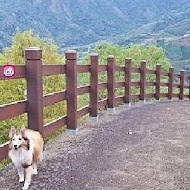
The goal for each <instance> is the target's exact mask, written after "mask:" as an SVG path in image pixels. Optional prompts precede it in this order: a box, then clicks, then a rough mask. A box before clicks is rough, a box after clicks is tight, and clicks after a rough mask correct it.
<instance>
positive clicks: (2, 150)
mask: <svg viewBox="0 0 190 190" xmlns="http://www.w3.org/2000/svg"><path fill="white" fill-rule="evenodd" d="M8 148H9V142H6V143H5V144H2V145H0V160H3V159H5V158H7V157H8Z"/></svg>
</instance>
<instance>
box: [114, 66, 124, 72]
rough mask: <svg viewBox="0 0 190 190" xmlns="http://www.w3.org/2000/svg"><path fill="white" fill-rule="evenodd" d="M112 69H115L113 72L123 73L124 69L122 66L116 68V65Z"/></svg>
mask: <svg viewBox="0 0 190 190" xmlns="http://www.w3.org/2000/svg"><path fill="white" fill-rule="evenodd" d="M114 69H115V71H125V67H124V66H118V65H116V66H115V68H114Z"/></svg>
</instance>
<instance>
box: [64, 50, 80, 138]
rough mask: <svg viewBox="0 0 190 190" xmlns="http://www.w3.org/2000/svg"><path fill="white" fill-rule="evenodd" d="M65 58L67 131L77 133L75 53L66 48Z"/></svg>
mask: <svg viewBox="0 0 190 190" xmlns="http://www.w3.org/2000/svg"><path fill="white" fill-rule="evenodd" d="M65 58H66V87H67V89H66V99H67V133H69V134H72V135H76V134H77V132H78V131H77V53H76V51H75V50H68V51H67V52H66V53H65Z"/></svg>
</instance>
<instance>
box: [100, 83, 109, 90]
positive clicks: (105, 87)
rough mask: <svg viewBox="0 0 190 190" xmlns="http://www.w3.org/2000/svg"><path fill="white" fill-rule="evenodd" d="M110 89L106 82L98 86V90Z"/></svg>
mask: <svg viewBox="0 0 190 190" xmlns="http://www.w3.org/2000/svg"><path fill="white" fill-rule="evenodd" d="M107 88H108V83H107V82H104V83H100V84H98V90H104V89H107Z"/></svg>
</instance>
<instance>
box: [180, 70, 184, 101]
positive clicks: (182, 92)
mask: <svg viewBox="0 0 190 190" xmlns="http://www.w3.org/2000/svg"><path fill="white" fill-rule="evenodd" d="M184 79H185V71H184V70H181V71H180V87H179V99H180V100H183V99H184Z"/></svg>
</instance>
